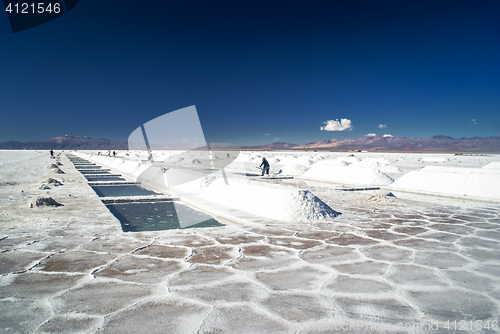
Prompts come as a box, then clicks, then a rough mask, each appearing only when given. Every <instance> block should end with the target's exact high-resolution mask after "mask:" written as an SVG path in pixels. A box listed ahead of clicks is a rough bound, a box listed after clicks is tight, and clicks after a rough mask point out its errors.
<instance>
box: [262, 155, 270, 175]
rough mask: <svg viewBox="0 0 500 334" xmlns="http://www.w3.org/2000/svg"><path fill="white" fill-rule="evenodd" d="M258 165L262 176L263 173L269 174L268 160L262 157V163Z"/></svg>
mask: <svg viewBox="0 0 500 334" xmlns="http://www.w3.org/2000/svg"><path fill="white" fill-rule="evenodd" d="M259 167H262V176H264V173H266V174H267V175H269V168H270V166H269V162H267V160H266V158H262V163H261V164H260V166H259Z"/></svg>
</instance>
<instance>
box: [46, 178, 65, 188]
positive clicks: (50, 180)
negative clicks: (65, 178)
mask: <svg viewBox="0 0 500 334" xmlns="http://www.w3.org/2000/svg"><path fill="white" fill-rule="evenodd" d="M45 183H47V184H49V185H50V184H51V185H53V186H54V187H59V186H62V185H63V184H62V183H61V182H59V181H58V180H56V179H52V178H50V177H49V178H48V179H47V180H46V181H45Z"/></svg>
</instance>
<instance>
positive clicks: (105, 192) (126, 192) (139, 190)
mask: <svg viewBox="0 0 500 334" xmlns="http://www.w3.org/2000/svg"><path fill="white" fill-rule="evenodd" d="M102 179H103V178H101V180H102ZM107 179H108V178H106V180H107ZM92 189H94V191H95V192H96V194H97V195H98V196H99V197H123V196H149V195H161V194H159V193H156V192H154V191H151V190H147V189H145V188H143V187H139V186H137V185H135V184H131V185H116V186H92Z"/></svg>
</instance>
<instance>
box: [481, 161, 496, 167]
mask: <svg viewBox="0 0 500 334" xmlns="http://www.w3.org/2000/svg"><path fill="white" fill-rule="evenodd" d="M483 168H485V169H500V161H495V162H490V163H489V164H487V165H484V166H483Z"/></svg>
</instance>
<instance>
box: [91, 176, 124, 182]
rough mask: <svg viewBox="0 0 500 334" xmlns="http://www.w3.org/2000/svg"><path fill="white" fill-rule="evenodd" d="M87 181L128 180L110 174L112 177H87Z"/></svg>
mask: <svg viewBox="0 0 500 334" xmlns="http://www.w3.org/2000/svg"><path fill="white" fill-rule="evenodd" d="M87 181H89V182H95V181H127V180H125V179H124V178H122V177H118V176H110V177H87Z"/></svg>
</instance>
